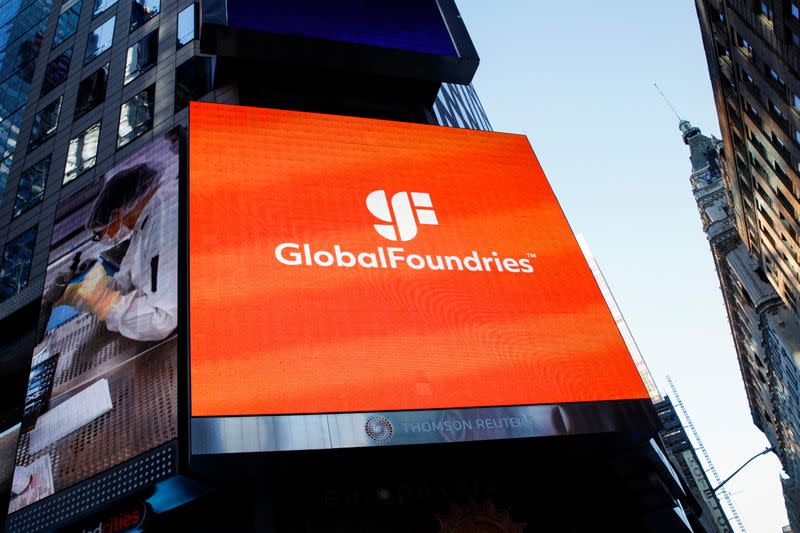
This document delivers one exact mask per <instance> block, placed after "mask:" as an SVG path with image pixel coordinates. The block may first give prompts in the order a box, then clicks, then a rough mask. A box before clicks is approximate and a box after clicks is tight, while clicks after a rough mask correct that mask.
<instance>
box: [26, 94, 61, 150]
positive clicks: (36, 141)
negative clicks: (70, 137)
mask: <svg viewBox="0 0 800 533" xmlns="http://www.w3.org/2000/svg"><path fill="white" fill-rule="evenodd" d="M62 98H63V97H61V96H59V97H58V98H57V99H56V100H53V101H52V102H50V103H49V104H47V105H46V106H44V107H43V108H42V109H41V110H40V111H39V112H38V113H36V116H35V117H33V127H32V128H31V139H30V141H29V142H28V149H29V150H33V149H34V148H36V147H37V146H39V145H40V144H42V143H43V142H44V141H46V140H47V139H49V138H50V137H52V136H53V134H54V133H55V132H56V128H57V127H58V116H59V114H60V113H61V100H62Z"/></svg>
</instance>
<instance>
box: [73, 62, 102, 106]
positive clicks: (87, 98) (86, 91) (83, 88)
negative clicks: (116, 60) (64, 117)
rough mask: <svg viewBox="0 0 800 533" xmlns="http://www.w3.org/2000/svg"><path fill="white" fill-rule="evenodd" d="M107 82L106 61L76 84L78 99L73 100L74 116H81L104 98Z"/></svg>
mask: <svg viewBox="0 0 800 533" xmlns="http://www.w3.org/2000/svg"><path fill="white" fill-rule="evenodd" d="M107 83H108V63H106V64H105V65H103V66H102V67H100V68H99V69H97V70H96V71H94V72H93V73H92V74H90V75H89V76H88V77H86V78H84V79H83V80H82V81H81V84H80V85H79V86H78V99H77V101H76V102H75V118H76V119H77V118H78V117H82V116H83V115H85V114H86V113H88V112H89V111H91V110H92V109H94V108H95V107H97V106H98V105H100V104H102V103H103V102H104V101H105V99H106V85H107Z"/></svg>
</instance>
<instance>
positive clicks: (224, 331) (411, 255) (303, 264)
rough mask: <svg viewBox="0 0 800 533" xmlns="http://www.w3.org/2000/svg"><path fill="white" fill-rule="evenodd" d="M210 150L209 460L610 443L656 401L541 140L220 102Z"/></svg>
mask: <svg viewBox="0 0 800 533" xmlns="http://www.w3.org/2000/svg"><path fill="white" fill-rule="evenodd" d="M189 135H190V178H189V245H190V250H189V266H190V268H189V270H190V280H189V314H190V317H189V320H190V333H191V335H190V354H191V365H190V366H191V414H192V417H193V419H192V443H193V446H194V452H195V453H200V454H202V453H216V452H226V451H256V450H283V449H304V448H325V447H339V446H362V445H374V444H392V443H396V444H403V443H417V442H439V441H452V440H472V439H485V438H506V437H511V436H530V435H545V434H548V435H554V434H566V433H571V432H581V431H594V430H598V431H600V430H610V429H613V428H614V427H617V425H618V424H619V423H621V422H620V421H621V420H622V419H623V418H625V416H626V415H620V411H619V410H615V409H617V407H615V406H617V403H615V402H620V401H622V402H624V401H631V400H632V401H634V403H635V402H636V401H638V400H644V401H645V402H647V403H649V401H648V400H647V398H648V395H647V391H646V390H645V387H644V385H643V384H642V380H641V378H640V377H639V374H638V372H637V370H636V367H635V365H634V364H633V362H632V360H631V357H630V355H629V352H628V350H627V349H626V347H625V343H624V341H623V339H622V337H621V336H620V333H619V331H618V330H617V328H616V326H615V323H614V320H613V318H612V316H611V313H610V312H609V309H608V307H607V305H606V303H605V301H604V299H603V296H602V294H601V292H600V290H599V288H598V286H597V284H596V282H595V281H594V278H593V276H592V273H591V271H590V270H589V267H588V266H587V264H586V261H585V259H584V257H583V255H582V253H581V250H580V248H579V246H578V244H577V242H576V240H575V238H574V236H573V233H572V231H571V230H570V228H569V226H568V224H567V221H566V219H565V217H564V215H563V213H562V211H561V209H560V207H559V205H558V202H557V201H556V198H555V196H554V195H553V192H552V190H551V189H550V186H549V184H548V182H547V180H546V178H545V176H544V174H543V173H542V170H541V168H540V166H539V164H538V162H537V160H536V157H535V156H534V154H533V151H532V150H531V147H530V145H529V144H528V141H527V139H526V138H525V137H524V136H520V135H509V134H499V133H489V132H480V131H470V130H458V129H451V128H443V127H436V126H424V125H416V124H406V123H395V122H387V121H378V120H366V119H359V118H350V117H336V116H326V115H318V114H309V113H299V112H289V111H277V110H268V109H254V108H246V107H233V106H224V105H218V104H201V103H192V106H191V108H190V130H189ZM576 402H578V403H580V405H579V406H575V405H572V404H575V403H576ZM597 402H600V403H602V405H603V407H602V409H601V408H600V407H597V409H598V411H596V412H595V411H592V409H593V407H592V405H593V403H597ZM603 402H604V403H603ZM598 405H599V403H598ZM618 415H620V416H618ZM589 420H591V421H592V422H591V423H589V422H587V421H589ZM599 420H603V421H604V422H602V423H601V422H598V421H599ZM582 424H583V425H582ZM587 424H588V425H587ZM592 424H595V425H592ZM581 428H582V429H581Z"/></svg>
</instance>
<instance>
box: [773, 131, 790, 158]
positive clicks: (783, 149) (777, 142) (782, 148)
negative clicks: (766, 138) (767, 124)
mask: <svg viewBox="0 0 800 533" xmlns="http://www.w3.org/2000/svg"><path fill="white" fill-rule="evenodd" d="M772 144H774V145H775V147H776V148H777V149H778V151H779V152H781V153H786V151H787V150H786V145H785V144H783V141H782V140H781V139H780V137H778V136H777V135H775V133H774V132H772Z"/></svg>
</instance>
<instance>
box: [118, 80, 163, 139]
mask: <svg viewBox="0 0 800 533" xmlns="http://www.w3.org/2000/svg"><path fill="white" fill-rule="evenodd" d="M155 88H156V87H155V85H151V86H150V87H148V88H147V89H145V90H144V91H142V92H140V93H138V94H136V96H134V97H133V98H131V99H130V100H128V101H127V102H125V103H124V104H122V109H121V110H120V115H119V131H118V137H117V148H121V147H123V146H125V145H126V144H128V143H129V142H131V141H132V140H134V139H135V138H136V137H138V136H139V135H141V134H142V133H144V132H146V131H147V130H149V129H150V128H152V127H153V101H154V100H155V92H156V91H155Z"/></svg>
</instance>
